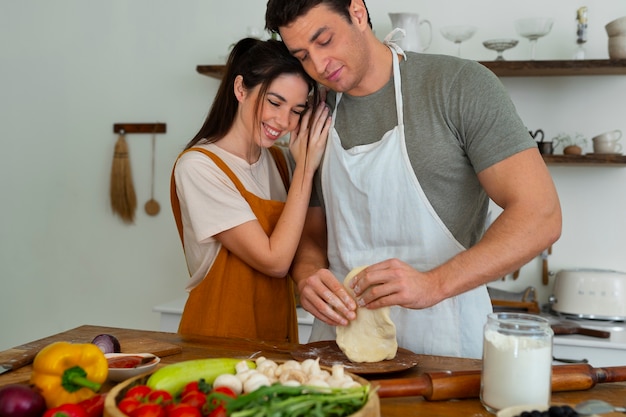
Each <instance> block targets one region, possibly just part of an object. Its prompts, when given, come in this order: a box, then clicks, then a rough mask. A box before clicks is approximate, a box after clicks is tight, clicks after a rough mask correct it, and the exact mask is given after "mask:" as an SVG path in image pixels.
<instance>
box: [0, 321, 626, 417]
mask: <svg viewBox="0 0 626 417" xmlns="http://www.w3.org/2000/svg"><path fill="white" fill-rule="evenodd" d="M101 333H109V334H112V335H114V336H116V337H117V338H118V339H119V340H120V342H121V344H122V351H124V341H125V340H130V339H138V338H145V339H149V340H152V341H155V342H161V343H171V344H174V345H177V346H180V347H181V348H182V351H181V352H180V353H177V354H173V355H169V356H164V357H162V358H161V363H162V364H168V363H175V362H180V361H185V360H190V359H197V358H207V357H234V358H246V357H249V356H250V355H253V354H254V355H255V356H259V355H263V356H265V357H268V358H271V359H277V360H288V359H292V358H291V355H290V354H289V352H291V351H293V350H294V345H290V344H271V343H264V342H257V341H250V340H239V339H224V338H205V337H185V336H181V335H178V334H175V333H164V332H152V331H143V330H131V329H121V328H113V327H100V326H87V325H86V326H81V327H77V328H75V329H72V330H68V331H66V332H62V333H59V334H56V335H53V336H50V337H46V338H43V339H40V340H36V341H33V342H30V343H26V344H23V345H20V346H16V347H14V348H12V349H8V350H5V351H3V352H0V362H3V361H5V360H7V359H10V358H11V357H13V356H14V355H17V354H21V353H24V352H25V351H27V350H29V349H40V348H42V347H44V346H46V345H47V344H49V343H52V342H55V341H68V342H73V343H88V342H90V341H91V340H92V339H93V338H94V337H95V336H96V335H98V334H101ZM147 351H149V349H148V350H147ZM137 353H139V352H137ZM480 365H481V362H480V361H479V360H474V359H463V358H450V357H442V356H430V355H419V364H418V366H417V367H415V368H413V369H410V370H407V371H402V372H399V373H394V374H389V375H375V376H367V377H368V379H387V378H406V377H412V376H416V375H419V374H421V373H424V372H433V371H447V370H450V371H457V370H479V369H480ZM31 371H32V367H31V366H30V365H28V366H25V367H23V368H20V369H18V370H15V371H11V372H7V373H4V374H2V375H0V386H2V385H6V384H9V383H27V382H28V380H29V378H30V374H31ZM112 386H113V385H111V384H109V383H107V384H105V387H104V389H105V390H108V389H111V387H112ZM520 389H524V387H520ZM592 398H594V399H601V400H605V401H608V402H610V403H612V404H615V405H620V406H624V405H626V383H622V382H619V383H606V384H598V385H596V386H595V387H594V388H592V389H590V390H586V391H571V392H557V393H553V395H552V401H553V402H554V403H557V404H570V405H573V404H576V403H578V402H580V401H584V400H587V399H592ZM381 415H382V416H385V417H393V416H398V417H406V416H410V415H420V416H429V417H449V416H473V417H479V416H493V415H492V414H490V413H488V412H487V411H486V410H485V409H484V408H483V407H482V405H481V404H480V401H479V400H478V399H466V400H449V401H425V400H424V399H423V398H422V397H415V396H413V397H397V398H382V399H381ZM620 415H622V414H620V413H611V414H605V416H620Z"/></svg>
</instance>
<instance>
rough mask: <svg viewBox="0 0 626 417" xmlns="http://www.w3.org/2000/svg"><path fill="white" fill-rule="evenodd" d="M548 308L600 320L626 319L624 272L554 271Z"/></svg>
mask: <svg viewBox="0 0 626 417" xmlns="http://www.w3.org/2000/svg"><path fill="white" fill-rule="evenodd" d="M550 304H551V309H552V310H553V311H555V312H557V313H562V314H564V315H570V316H576V317H579V318H588V319H601V320H620V321H622V320H625V319H626V273H624V272H618V271H612V270H604V269H565V270H561V271H559V272H557V274H556V278H555V281H554V288H553V295H552V296H550Z"/></svg>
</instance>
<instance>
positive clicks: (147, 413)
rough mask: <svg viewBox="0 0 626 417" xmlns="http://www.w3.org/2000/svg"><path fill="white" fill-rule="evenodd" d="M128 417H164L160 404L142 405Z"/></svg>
mask: <svg viewBox="0 0 626 417" xmlns="http://www.w3.org/2000/svg"><path fill="white" fill-rule="evenodd" d="M130 417H166V416H165V409H164V408H163V407H162V406H161V404H154V403H144V404H140V405H139V407H137V408H135V409H134V410H133V411H132V412H131V413H130Z"/></svg>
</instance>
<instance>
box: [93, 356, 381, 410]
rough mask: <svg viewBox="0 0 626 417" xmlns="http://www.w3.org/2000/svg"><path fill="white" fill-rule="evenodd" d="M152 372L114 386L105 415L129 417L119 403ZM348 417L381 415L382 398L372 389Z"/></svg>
mask: <svg viewBox="0 0 626 417" xmlns="http://www.w3.org/2000/svg"><path fill="white" fill-rule="evenodd" d="M322 369H326V367H322ZM151 374H152V372H149V373H146V374H142V375H138V376H136V377H134V378H130V379H127V380H126V381H124V382H121V383H119V384H117V385H116V386H114V387H113V388H112V389H111V391H109V394H108V395H107V396H106V399H105V403H104V417H128V416H127V415H126V414H124V413H122V411H120V409H119V408H117V403H118V402H119V401H120V400H121V399H122V398H123V397H124V394H125V393H126V391H128V389H129V388H131V387H133V386H135V385H142V384H145V383H146V382H147V381H148V378H149V377H150V375H151ZM346 375H350V376H351V377H352V379H354V380H355V381H357V382H358V383H360V384H361V385H366V384H369V382H368V381H367V380H366V379H364V378H361V377H360V376H358V375H354V374H352V373H350V372H346ZM348 417H380V399H379V398H378V394H377V393H376V391H375V390H370V393H369V398H368V400H367V403H365V405H364V406H363V408H361V409H360V410H359V411H357V412H356V413H354V414H351V415H350V416H348Z"/></svg>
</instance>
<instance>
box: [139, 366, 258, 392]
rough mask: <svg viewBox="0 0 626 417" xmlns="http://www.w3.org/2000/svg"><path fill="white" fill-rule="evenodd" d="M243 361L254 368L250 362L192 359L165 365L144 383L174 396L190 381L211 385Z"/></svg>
mask: <svg viewBox="0 0 626 417" xmlns="http://www.w3.org/2000/svg"><path fill="white" fill-rule="evenodd" d="M241 361H245V362H246V363H247V364H248V367H249V368H250V369H254V368H256V364H255V363H254V362H253V361H251V360H246V359H234V358H207V359H194V360H189V361H183V362H178V363H173V364H170V365H166V366H164V367H162V368H160V369H158V370H156V371H155V372H154V373H153V374H152V375H150V377H149V378H148V381H147V382H146V385H147V386H149V387H150V388H152V389H154V390H157V389H162V390H166V391H168V392H169V393H170V394H172V395H173V396H176V395H177V394H178V393H180V391H182V389H183V388H184V387H185V385H187V384H188V383H189V382H191V381H198V380H200V379H204V380H205V381H206V382H207V383H209V384H212V383H213V381H215V378H217V377H218V375H221V374H234V373H235V366H236V365H237V364H238V363H239V362H241Z"/></svg>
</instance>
